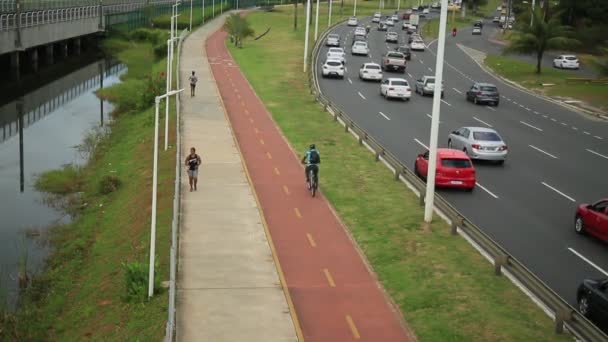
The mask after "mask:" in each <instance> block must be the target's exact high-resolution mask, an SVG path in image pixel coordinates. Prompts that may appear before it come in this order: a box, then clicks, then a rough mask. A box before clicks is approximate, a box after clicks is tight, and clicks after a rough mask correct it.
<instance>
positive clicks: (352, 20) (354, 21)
mask: <svg viewBox="0 0 608 342" xmlns="http://www.w3.org/2000/svg"><path fill="white" fill-rule="evenodd" d="M347 25H348V26H357V25H359V20H357V17H350V18H348V23H347Z"/></svg>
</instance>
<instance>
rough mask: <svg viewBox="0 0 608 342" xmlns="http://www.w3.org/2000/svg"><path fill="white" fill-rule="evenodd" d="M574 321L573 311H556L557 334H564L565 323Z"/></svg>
mask: <svg viewBox="0 0 608 342" xmlns="http://www.w3.org/2000/svg"><path fill="white" fill-rule="evenodd" d="M571 319H572V311H571V310H568V309H557V310H555V333H556V334H563V333H564V322H566V321H569V320H571Z"/></svg>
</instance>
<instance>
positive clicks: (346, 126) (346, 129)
mask: <svg viewBox="0 0 608 342" xmlns="http://www.w3.org/2000/svg"><path fill="white" fill-rule="evenodd" d="M350 125H351V123H349V122H346V121H345V122H344V132H346V133H348V128H349V126H350Z"/></svg>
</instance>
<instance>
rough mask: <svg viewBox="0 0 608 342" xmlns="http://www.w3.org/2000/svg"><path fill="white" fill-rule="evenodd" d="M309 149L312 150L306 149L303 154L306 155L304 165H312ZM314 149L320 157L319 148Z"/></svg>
mask: <svg viewBox="0 0 608 342" xmlns="http://www.w3.org/2000/svg"><path fill="white" fill-rule="evenodd" d="M310 151H312V150H308V151H306V152H305V155H306V159H305V162H306V166H309V165H312V164H311V163H310ZM315 151H317V153H319V157H321V153H320V152H319V150H317V149H315ZM315 165H317V164H315Z"/></svg>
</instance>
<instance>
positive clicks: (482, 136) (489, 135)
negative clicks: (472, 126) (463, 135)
mask: <svg viewBox="0 0 608 342" xmlns="http://www.w3.org/2000/svg"><path fill="white" fill-rule="evenodd" d="M473 139H475V140H478V141H502V139H500V137H499V136H498V134H496V133H494V132H473Z"/></svg>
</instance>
